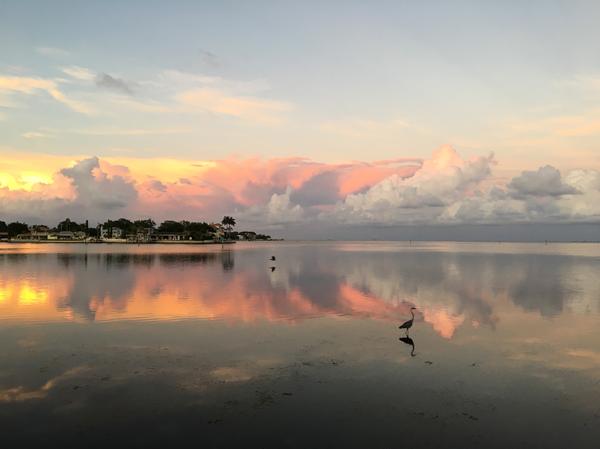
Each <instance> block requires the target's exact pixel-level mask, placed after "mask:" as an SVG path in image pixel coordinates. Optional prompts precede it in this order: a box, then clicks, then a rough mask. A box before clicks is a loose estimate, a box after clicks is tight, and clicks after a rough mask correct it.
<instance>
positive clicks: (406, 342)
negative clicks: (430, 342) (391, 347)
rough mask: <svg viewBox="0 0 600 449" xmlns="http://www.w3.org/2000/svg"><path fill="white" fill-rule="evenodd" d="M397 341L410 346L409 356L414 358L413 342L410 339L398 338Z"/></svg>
mask: <svg viewBox="0 0 600 449" xmlns="http://www.w3.org/2000/svg"><path fill="white" fill-rule="evenodd" d="M399 340H400V341H401V342H402V343H404V344H407V345H409V346H412V349H411V351H410V356H411V357H414V356H415V341H414V340H413V339H412V338H410V337H400V338H399Z"/></svg>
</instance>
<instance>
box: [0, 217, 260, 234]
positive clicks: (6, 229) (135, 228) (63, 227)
mask: <svg viewBox="0 0 600 449" xmlns="http://www.w3.org/2000/svg"><path fill="white" fill-rule="evenodd" d="M235 225H236V220H235V218H233V217H230V216H225V217H223V220H221V228H222V230H223V233H224V237H225V238H227V239H233V240H237V239H238V238H239V236H240V235H242V234H243V233H242V234H240V233H237V232H234V230H233V228H234V227H235ZM100 227H102V228H104V229H108V230H109V231H110V230H112V229H113V228H119V229H121V230H122V231H123V233H124V234H125V235H127V234H137V233H141V232H158V233H167V234H185V235H186V236H187V237H191V239H192V240H211V239H213V238H214V236H215V232H216V231H217V229H216V226H215V225H214V224H209V223H206V222H196V221H187V220H182V221H174V220H165V221H163V222H162V223H161V224H160V225H158V226H157V225H156V222H155V221H154V220H152V219H151V218H146V219H143V220H133V221H132V220H129V219H127V218H119V219H118V220H107V221H105V222H104V223H101V224H99V225H98V226H97V227H95V228H90V227H89V226H88V222H87V221H86V222H84V223H77V222H76V221H73V220H71V219H70V218H65V219H64V220H62V221H61V222H60V223H58V224H57V225H56V226H55V227H53V228H50V227H47V226H45V225H31V226H30V225H28V224H27V223H21V222H18V221H15V222H12V223H8V224H6V223H5V222H4V221H0V233H8V235H9V237H10V238H14V237H16V236H17V235H19V234H28V233H30V232H31V231H38V232H41V231H49V232H63V231H67V232H85V233H86V234H87V235H88V236H90V237H98V236H99V230H100ZM252 234H253V235H254V236H255V238H256V240H270V239H271V236H269V235H266V234H256V233H252Z"/></svg>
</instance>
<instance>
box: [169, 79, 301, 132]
mask: <svg viewBox="0 0 600 449" xmlns="http://www.w3.org/2000/svg"><path fill="white" fill-rule="evenodd" d="M175 98H176V99H177V101H178V102H179V103H180V104H181V105H183V106H184V107H185V108H186V109H187V110H188V111H203V112H209V113H213V114H218V115H226V116H231V117H237V118H241V119H246V120H250V121H256V122H263V123H273V124H275V123H280V122H281V121H282V120H283V119H284V117H283V114H285V113H286V112H289V111H290V110H291V109H292V106H291V104H289V103H285V102H282V101H274V100H266V99H263V98H258V97H252V96H241V95H231V94H229V93H227V92H224V91H222V90H219V89H212V88H199V89H192V90H188V91H185V92H181V93H179V94H177V96H176V97H175Z"/></svg>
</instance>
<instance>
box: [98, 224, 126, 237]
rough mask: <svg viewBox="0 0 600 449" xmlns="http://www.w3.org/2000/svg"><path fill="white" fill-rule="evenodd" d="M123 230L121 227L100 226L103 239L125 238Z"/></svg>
mask: <svg viewBox="0 0 600 449" xmlns="http://www.w3.org/2000/svg"><path fill="white" fill-rule="evenodd" d="M123 234H124V233H123V230H122V229H121V228H116V227H115V228H105V227H104V226H100V238H101V239H121V238H123Z"/></svg>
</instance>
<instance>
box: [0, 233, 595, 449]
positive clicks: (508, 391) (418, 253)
mask: <svg viewBox="0 0 600 449" xmlns="http://www.w3.org/2000/svg"><path fill="white" fill-rule="evenodd" d="M272 255H273V256H275V257H276V261H274V262H272V261H270V260H269V258H270V256H272ZM411 307H416V308H417V311H416V317H415V321H414V325H413V327H412V328H411V329H410V331H409V334H408V336H407V335H406V334H405V332H404V331H400V330H399V329H398V325H400V324H401V323H402V322H404V321H405V320H407V319H409V318H410V308H411ZM400 338H402V340H401V339H400ZM0 430H2V433H1V434H2V437H1V438H2V439H3V440H4V441H5V442H11V443H19V444H28V443H31V444H35V443H41V442H47V441H49V440H52V441H54V442H57V443H61V444H63V445H67V446H81V445H84V446H86V447H90V446H98V447H106V446H107V445H108V444H113V445H115V444H117V445H119V446H121V445H122V446H128V447H148V446H149V445H156V444H180V445H194V446H202V447H231V446H241V445H246V444H260V445H262V447H342V446H344V447H382V448H383V447H391V445H392V444H393V445H410V446H412V447H453V448H454V447H478V448H480V447H506V446H507V445H509V446H510V447H565V446H567V447H584V448H585V447H597V441H600V245H596V244H551V245H543V244H542V245H540V244H507V243H490V244H482V243H464V244H458V243H427V244H424V243H413V244H408V243H388V242H368V243H366V242H356V243H338V242H327V243H293V242H290V243H288V242H273V243H266V242H265V243H263V242H260V243H256V244H251V243H238V244H236V245H231V246H229V245H228V246H226V247H221V246H191V245H164V246H163V245H147V246H132V245H58V244H56V245H49V244H47V245H42V244H39V245H31V244H29V245H27V244H24V245H18V244H2V245H0Z"/></svg>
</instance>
